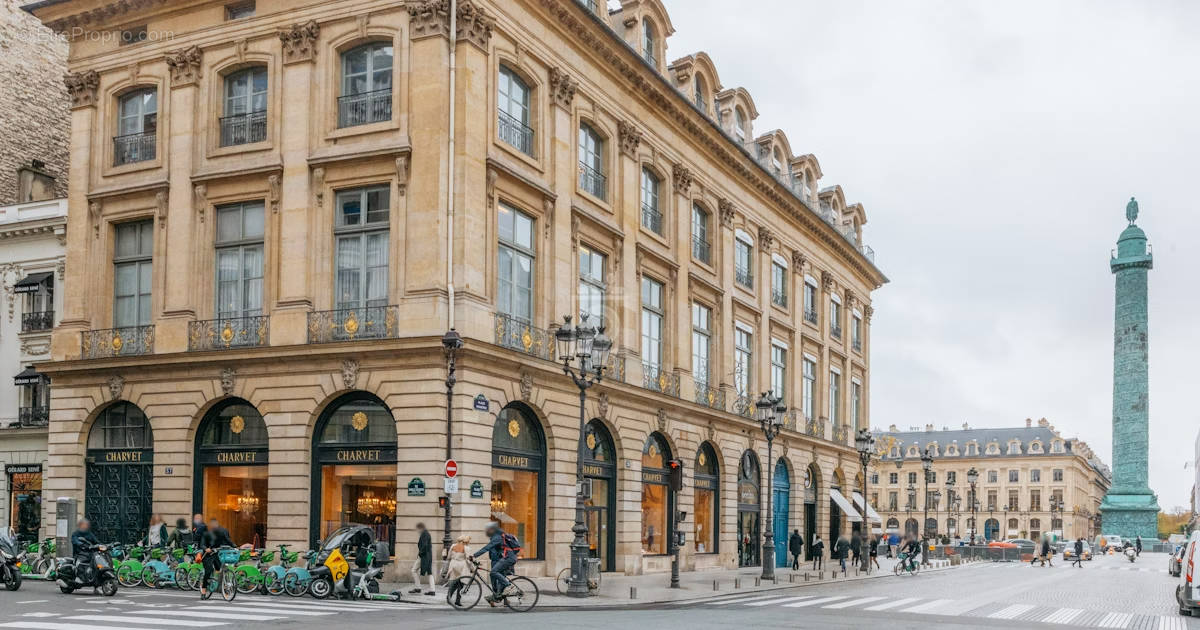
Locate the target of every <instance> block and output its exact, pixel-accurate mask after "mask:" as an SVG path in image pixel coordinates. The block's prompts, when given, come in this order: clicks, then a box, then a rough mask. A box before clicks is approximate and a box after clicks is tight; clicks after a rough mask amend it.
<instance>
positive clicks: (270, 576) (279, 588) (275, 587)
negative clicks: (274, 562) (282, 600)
mask: <svg viewBox="0 0 1200 630" xmlns="http://www.w3.org/2000/svg"><path fill="white" fill-rule="evenodd" d="M263 588H264V589H266V591H267V592H268V593H270V594H271V595H282V594H283V579H282V578H280V577H279V576H278V575H276V574H274V573H272V572H270V571H268V572H266V573H265V574H263Z"/></svg>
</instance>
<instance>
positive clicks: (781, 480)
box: [771, 459, 792, 567]
mask: <svg viewBox="0 0 1200 630" xmlns="http://www.w3.org/2000/svg"><path fill="white" fill-rule="evenodd" d="M771 492H772V493H773V496H772V503H773V506H772V509H773V510H774V514H772V519H773V524H774V526H775V531H773V532H771V533H772V535H773V537H774V542H775V566H777V567H786V566H789V564H790V563H789V562H788V561H789V560H790V558H789V557H788V532H789V531H790V530H789V526H790V523H789V520H788V515H789V514H791V503H790V499H791V494H792V482H791V479H790V477H789V475H788V470H787V464H785V463H784V462H783V460H782V459H781V460H779V463H778V464H776V465H775V479H774V480H773V481H772V482H771Z"/></svg>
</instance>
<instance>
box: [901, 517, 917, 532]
mask: <svg viewBox="0 0 1200 630" xmlns="http://www.w3.org/2000/svg"><path fill="white" fill-rule="evenodd" d="M919 534H920V532H919V531H918V528H917V519H915V518H910V519H908V520H906V521H904V535H905V536H917V535H919Z"/></svg>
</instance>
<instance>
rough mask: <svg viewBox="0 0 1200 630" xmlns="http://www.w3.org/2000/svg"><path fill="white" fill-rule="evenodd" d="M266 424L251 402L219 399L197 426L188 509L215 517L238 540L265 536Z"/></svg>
mask: <svg viewBox="0 0 1200 630" xmlns="http://www.w3.org/2000/svg"><path fill="white" fill-rule="evenodd" d="M269 452H270V451H269V449H268V447H267V425H266V423H265V422H263V417H262V414H260V413H258V409H255V408H254V405H251V404H250V403H248V402H246V401H245V400H242V399H240V398H229V399H227V400H223V401H221V402H219V403H217V404H216V405H214V406H213V407H212V409H209V410H208V413H206V414H204V419H203V420H202V421H201V422H200V427H199V429H198V430H197V431H196V455H195V457H196V461H195V472H194V474H193V475H192V511H193V512H194V513H200V514H204V515H205V516H207V517H208V518H215V519H217V520H218V521H220V522H221V525H223V526H224V527H225V528H226V529H228V530H229V536H230V537H231V538H233V541H234V542H236V543H238V544H244V543H251V544H253V545H254V546H255V547H256V548H258V547H263V546H265V545H266V542H267V463H268V459H267V458H268V455H269Z"/></svg>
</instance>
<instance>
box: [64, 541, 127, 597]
mask: <svg viewBox="0 0 1200 630" xmlns="http://www.w3.org/2000/svg"><path fill="white" fill-rule="evenodd" d="M91 564H92V566H91V567H90V570H84V569H89V568H88V567H85V566H83V565H81V564H79V563H77V562H75V559H74V558H57V559H56V568H55V582H56V583H57V584H58V590H60V591H62V592H63V593H65V594H67V595H70V594H71V593H72V592H74V591H75V589H77V588H86V587H88V586H91V587H93V588H96V589H99V591H100V593H101V594H102V595H104V596H105V597H112V596H113V595H116V594H117V588H118V583H117V573H116V571H114V570H113V561H112V556H110V555H109V554H108V547H107V546H105V545H99V546H97V547H94V548H93V549H92V562H91ZM85 576H86V577H85Z"/></svg>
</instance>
